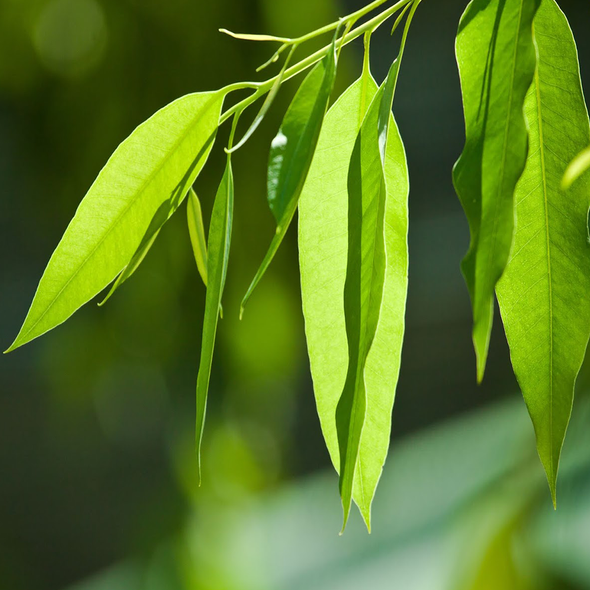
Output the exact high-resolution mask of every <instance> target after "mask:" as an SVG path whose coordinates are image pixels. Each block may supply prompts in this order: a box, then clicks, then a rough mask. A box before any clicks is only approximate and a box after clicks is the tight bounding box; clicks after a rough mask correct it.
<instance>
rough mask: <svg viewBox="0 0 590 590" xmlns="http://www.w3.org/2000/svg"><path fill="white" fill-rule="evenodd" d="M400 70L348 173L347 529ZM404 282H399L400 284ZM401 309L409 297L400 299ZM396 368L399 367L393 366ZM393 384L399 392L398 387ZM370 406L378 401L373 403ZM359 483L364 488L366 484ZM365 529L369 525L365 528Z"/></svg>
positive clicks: (341, 436)
mask: <svg viewBox="0 0 590 590" xmlns="http://www.w3.org/2000/svg"><path fill="white" fill-rule="evenodd" d="M397 70H398V63H397V61H396V62H394V63H393V65H392V67H391V69H390V71H389V74H388V76H387V78H386V80H385V82H384V83H383V85H382V86H381V88H379V90H378V91H377V94H376V95H375V97H374V98H373V101H372V102H371V105H370V106H369V109H368V111H367V114H366V116H365V118H364V120H363V123H362V125H361V129H360V131H359V133H358V135H357V138H356V141H355V144H354V148H353V151H352V156H351V159H350V165H349V169H348V183H347V188H348V253H347V268H346V281H345V284H344V317H345V323H346V335H347V340H348V369H347V373H346V380H345V382H344V387H343V390H342V395H341V396H340V400H339V401H338V405H337V407H336V431H337V434H338V448H339V455H340V496H341V498H342V506H343V510H344V521H343V527H342V529H343V530H344V528H345V526H346V522H347V520H348V515H349V512H350V505H351V501H352V495H353V486H354V475H355V472H356V468H357V464H358V458H359V453H360V445H361V437H362V434H363V429H364V426H365V423H366V412H367V405H368V397H367V382H368V381H369V375H368V374H367V372H366V363H367V360H368V356H369V353H370V351H371V350H372V345H373V341H374V338H375V335H376V333H377V327H378V324H379V322H380V316H381V309H382V304H383V291H384V287H385V280H386V266H387V260H386V247H385V228H386V218H385V209H386V200H387V184H386V183H387V179H386V176H385V154H386V144H387V140H388V135H389V125H390V121H391V106H392V102H393V93H394V90H395V84H396V81H397ZM399 156H400V157H401V158H402V159H403V160H402V161H405V157H404V154H403V150H402V151H400V152H399ZM404 221H405V219H404V218H403V217H402V219H401V220H398V219H397V218H396V217H395V216H392V217H391V218H390V219H388V220H387V223H391V224H393V229H394V231H396V230H397V228H396V226H399V225H401V226H402V234H401V235H403V236H404V238H405V231H404V230H405V224H404ZM398 237H399V236H398ZM400 245H401V248H400ZM395 246H396V247H395V248H394V249H393V252H392V254H393V256H394V257H395V256H402V257H403V255H404V253H405V248H406V246H405V240H403V243H401V244H400V242H399V241H398V243H397V244H395ZM400 250H401V251H400ZM392 264H393V261H392ZM404 278H405V277H404V276H402V277H396V279H397V281H398V282H399V280H400V279H401V280H402V281H403V280H404ZM403 304H405V297H402V305H403ZM396 340H397V339H395V338H394V341H393V342H387V347H388V348H389V347H391V348H390V352H392V353H393V354H394V355H395V353H396V352H398V351H396V350H395V348H396V346H395V345H397V344H399V343H398V342H397V341H396ZM400 348H401V347H400ZM386 362H387V361H386ZM395 364H397V363H394V366H395ZM389 385H390V386H393V388H394V390H395V382H393V383H390V384H389ZM372 401H373V402H375V400H374V399H373V400H372ZM381 411H383V410H381ZM359 483H360V486H361V489H362V487H363V482H362V481H361V482H359ZM369 502H370V500H369ZM367 526H370V524H369V523H367Z"/></svg>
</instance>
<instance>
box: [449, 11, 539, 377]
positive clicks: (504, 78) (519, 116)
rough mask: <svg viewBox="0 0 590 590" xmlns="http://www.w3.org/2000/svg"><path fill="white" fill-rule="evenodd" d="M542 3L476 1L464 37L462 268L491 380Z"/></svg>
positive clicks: (459, 175) (476, 339)
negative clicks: (497, 297) (466, 234)
mask: <svg viewBox="0 0 590 590" xmlns="http://www.w3.org/2000/svg"><path fill="white" fill-rule="evenodd" d="M539 2H540V0H472V2H471V4H469V6H468V7H467V10H466V11H465V13H464V15H463V17H462V18H461V22H460V24H459V32H458V34H457V44H456V53H457V62H458V65H459V73H460V77H461V90H462V93H463V107H464V112H465V128H466V142H465V148H464V150H463V153H462V155H461V157H460V158H459V161H458V162H457V164H456V166H455V170H454V173H453V179H454V183H455V188H456V190H457V194H458V195H459V199H460V200H461V204H462V205H463V208H464V210H465V213H466V215H467V218H468V221H469V227H470V230H471V243H470V247H469V251H468V253H467V255H466V256H465V258H464V260H463V264H462V271H463V275H464V276H465V280H466V282H467V286H468V288H469V294H470V296H471V304H472V307H473V344H474V347H475V353H476V357H477V377H478V380H479V381H481V380H482V379H483V375H484V371H485V365H486V359H487V354H488V346H489V341H490V334H491V330H492V319H493V310H494V288H495V286H496V283H497V281H498V280H499V278H500V277H501V276H502V273H503V272H504V268H505V267H506V263H507V262H508V257H509V254H510V247H511V245H512V239H513V231H514V189H515V187H516V183H517V181H518V179H519V178H520V175H521V174H522V171H523V170H524V166H525V163H526V156H527V131H526V126H525V122H524V116H523V104H524V98H525V95H526V92H527V90H528V89H529V87H530V85H531V82H532V79H533V75H534V72H535V49H534V46H533V36H532V23H533V17H534V15H535V12H536V10H537V8H538V5H539Z"/></svg>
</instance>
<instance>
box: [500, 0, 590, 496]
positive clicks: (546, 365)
mask: <svg viewBox="0 0 590 590" xmlns="http://www.w3.org/2000/svg"><path fill="white" fill-rule="evenodd" d="M534 36H535V44H536V49H537V70H536V73H535V77H534V80H533V84H532V85H531V88H530V90H529V93H528V94H527V99H526V101H525V115H526V119H527V123H528V127H529V135H530V150H531V151H530V156H529V159H528V161H527V166H526V168H525V171H524V174H523V176H522V178H521V180H520V181H519V184H518V185H517V190H516V203H517V204H516V214H517V226H516V233H515V242H514V250H513V252H512V254H511V258H510V261H509V263H508V266H507V268H506V271H505V274H504V277H503V278H502V279H501V281H500V282H499V283H498V285H497V295H498V301H499V303H500V311H501V313H502V319H503V322H504V327H505V330H506V336H507V339H508V343H509V345H510V354H511V360H512V365H513V367H514V371H515V374H516V376H517V379H518V382H519V384H520V387H521V389H522V393H523V396H524V399H525V401H526V403H527V407H528V410H529V413H530V415H531V419H532V421H533V425H534V427H535V433H536V436H537V448H538V451H539V456H540V458H541V462H542V463H543V467H544V468H545V471H546V474H547V480H548V482H549V487H550V490H551V495H552V498H553V501H554V502H555V495H556V482H557V472H558V467H559V457H560V453H561V447H562V444H563V441H564V438H565V433H566V430H567V426H568V422H569V418H570V414H571V408H572V403H573V396H574V385H575V381H576V377H577V374H578V371H579V369H580V366H581V364H582V361H583V359H584V355H585V351H586V346H587V343H588V338H589V337H590V307H589V306H588V304H587V303H586V301H587V294H588V292H589V291H590V250H589V248H588V244H587V233H586V222H587V212H588V205H589V202H588V201H589V199H588V195H590V182H589V180H588V178H585V179H581V180H580V182H579V183H578V184H576V185H575V186H574V187H573V188H572V189H571V190H570V191H569V192H567V193H566V192H565V191H564V190H563V189H562V187H561V179H562V177H563V174H564V171H565V168H566V166H567V162H569V161H571V160H572V158H573V157H574V156H575V155H576V154H577V153H578V152H579V151H580V150H581V149H582V148H583V147H584V146H586V145H588V143H590V124H589V122H588V113H587V110H586V106H585V102H584V98H583V94H582V89H581V83H580V75H579V66H578V57H577V50H576V46H575V41H574V38H573V35H572V33H571V30H570V28H569V24H568V22H567V19H566V18H565V16H564V14H563V13H562V12H561V10H560V8H559V7H558V6H557V4H556V3H555V2H554V0H543V1H542V3H541V7H540V8H539V10H538V12H537V15H536V17H535V22H534ZM562 89H563V90H562Z"/></svg>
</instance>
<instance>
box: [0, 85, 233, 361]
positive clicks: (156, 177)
mask: <svg viewBox="0 0 590 590" xmlns="http://www.w3.org/2000/svg"><path fill="white" fill-rule="evenodd" d="M224 96H225V91H219V92H213V93H198V94H191V95H188V96H185V97H183V98H180V99H178V100H176V101H175V102H173V103H171V104H170V105H168V106H166V107H164V108H163V109H161V110H160V111H158V112H157V113H156V114H155V115H153V116H152V117H151V118H150V119H148V120H147V121H146V122H145V123H143V124H142V125H140V126H139V127H138V128H137V129H136V130H135V131H134V132H133V133H132V134H131V135H130V136H129V138H127V139H126V140H125V141H124V142H123V143H122V144H121V145H120V146H119V147H118V148H117V150H116V151H115V153H114V154H113V155H112V156H111V158H110V160H109V161H108V162H107V164H106V166H105V167H104V168H103V170H102V171H101V172H100V174H99V176H98V178H97V179H96V181H95V182H94V184H93V185H92V187H91V188H90V190H89V191H88V193H87V195H86V197H85V198H84V200H83V201H82V203H81V204H80V206H79V208H78V210H77V211H76V215H75V216H74V218H73V220H72V221H71V223H70V225H69V226H68V228H67V230H66V232H65V234H64V236H63V238H62V240H61V241H60V243H59V245H58V246H57V249H56V250H55V252H54V253H53V255H52V257H51V259H50V261H49V264H48V266H47V268H46V270H45V272H44V274H43V277H42V278H41V281H40V283H39V287H38V289H37V293H36V294H35V298H34V300H33V303H32V305H31V308H30V310H29V313H28V315H27V317H26V319H25V322H24V324H23V326H22V328H21V330H20V332H19V334H18V336H17V338H16V340H15V342H14V343H13V345H12V346H11V347H10V349H9V350H14V349H15V348H17V347H19V346H22V345H23V344H25V343H27V342H29V341H30V340H33V339H34V338H37V337H38V336H40V335H42V334H44V333H45V332H47V331H48V330H51V329H52V328H54V327H55V326H57V325H59V324H61V323H62V322H64V321H65V320H66V319H68V317H70V315H72V314H73V313H74V312H75V311H76V310H77V309H78V308H79V307H81V306H82V305H83V304H84V303H86V302H87V301H89V300H90V299H92V298H93V297H94V296H95V295H97V294H98V293H99V292H100V291H101V290H102V289H104V288H105V287H106V286H107V285H108V284H109V283H110V282H111V281H112V280H113V279H114V278H115V277H116V276H117V275H118V274H119V273H120V272H121V271H122V270H123V269H124V268H125V266H126V265H128V264H129V262H130V261H131V259H132V258H133V255H134V254H135V252H136V251H137V249H138V247H139V246H140V244H141V243H142V240H144V239H145V238H146V236H149V235H150V232H153V229H154V227H158V226H161V224H163V223H164V222H165V221H166V219H168V217H169V216H170V215H171V214H172V212H173V211H174V210H175V209H176V208H177V207H178V205H179V203H180V202H181V201H182V200H183V199H184V197H185V195H186V192H187V191H188V188H189V187H190V186H191V184H192V183H193V182H194V180H195V178H196V176H197V174H198V173H199V172H200V170H201V169H202V167H203V165H204V163H205V161H206V159H207V156H208V155H209V152H210V150H211V148H212V145H213V142H214V139H215V134H216V131H217V125H218V122H219V115H220V112H221V108H222V103H223V98H224Z"/></svg>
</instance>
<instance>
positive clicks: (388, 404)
mask: <svg viewBox="0 0 590 590" xmlns="http://www.w3.org/2000/svg"><path fill="white" fill-rule="evenodd" d="M376 92H377V85H376V84H375V82H374V80H373V78H372V77H371V75H370V73H369V72H368V69H367V68H365V72H364V73H363V76H362V77H361V78H360V79H359V80H358V81H357V82H355V83H354V84H353V85H352V86H351V87H350V88H349V89H348V90H347V91H346V92H345V93H344V94H343V95H342V96H341V97H340V98H339V99H338V101H337V102H336V103H335V104H334V106H333V107H332V108H331V109H330V111H329V112H328V115H327V116H326V121H325V123H324V127H323V129H322V134H321V136H320V141H319V143H318V148H317V150H316V155H315V157H314V161H313V164H312V166H311V169H310V172H309V176H308V179H307V182H306V184H305V188H304V190H303V192H302V195H301V202H300V211H299V259H300V267H301V290H302V300H303V311H304V316H305V331H306V337H307V346H308V351H309V356H310V363H311V370H312V376H313V382H314V391H315V396H316V402H317V408H318V414H319V417H320V421H321V424H322V431H323V434H324V438H325V440H326V444H327V446H328V450H329V451H330V456H331V458H332V462H333V463H334V466H335V467H336V469H337V470H340V453H339V448H338V436H337V430H336V407H337V405H338V400H339V399H340V396H341V394H342V391H343V388H344V383H345V381H346V375H347V367H348V343H347V336H346V323H345V315H344V298H343V296H344V286H345V281H346V270H347V251H348V199H347V177H348V170H349V164H350V160H351V156H352V152H353V148H354V145H355V141H356V139H357V136H358V133H359V130H360V128H361V123H362V121H363V119H364V116H365V114H366V112H367V109H368V107H369V104H371V101H372V100H373V98H374V96H375V94H376ZM390 117H391V121H390V124H389V128H390V132H389V137H388V142H387V148H386V159H385V177H386V189H387V199H386V201H385V218H386V219H387V223H386V226H385V248H386V253H385V254H386V258H387V265H386V277H385V288H384V290H383V304H382V306H381V319H380V324H379V328H378V330H377V333H376V334H375V337H374V340H373V346H372V349H371V353H370V354H369V357H368V359H367V361H366V366H365V385H366V395H367V399H368V400H369V401H368V404H367V408H366V420H365V426H364V430H363V435H362V438H361V442H360V450H359V459H358V462H357V465H356V471H355V477H354V499H355V502H356V503H357V505H358V506H359V508H360V510H361V512H362V514H363V517H364V519H365V521H366V523H367V526H369V523H370V511H371V501H372V499H373V495H374V493H375V488H376V486H377V483H378V480H379V477H380V475H381V470H382V466H383V463H384V461H385V457H386V455H387V449H388V446H389V437H390V434H389V433H390V428H391V408H392V405H393V399H394V395H395V384H396V382H397V376H398V372H399V361H400V351H401V342H402V338H403V330H404V309H405V294H406V289H407V245H406V233H407V194H408V178H407V168H406V162H405V155H404V150H403V145H402V143H401V139H400V137H399V133H398V131H397V128H396V126H395V124H394V121H393V117H392V116H391V115H390ZM377 157H379V152H378V150H377ZM326 343H329V345H328V346H327V345H326Z"/></svg>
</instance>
